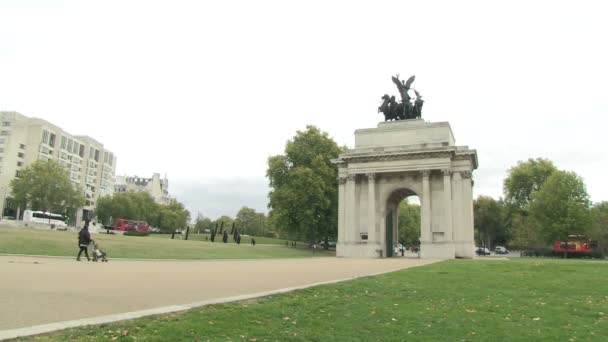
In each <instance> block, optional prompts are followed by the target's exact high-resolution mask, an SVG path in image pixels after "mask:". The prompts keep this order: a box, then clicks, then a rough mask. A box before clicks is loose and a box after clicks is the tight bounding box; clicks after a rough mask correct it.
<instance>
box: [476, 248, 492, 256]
mask: <svg viewBox="0 0 608 342" xmlns="http://www.w3.org/2000/svg"><path fill="white" fill-rule="evenodd" d="M475 254H477V255H490V254H492V253H491V252H490V250H489V249H487V248H485V247H476V248H475Z"/></svg>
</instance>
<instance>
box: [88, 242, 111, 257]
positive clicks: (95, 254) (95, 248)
mask: <svg viewBox="0 0 608 342" xmlns="http://www.w3.org/2000/svg"><path fill="white" fill-rule="evenodd" d="M91 242H92V243H93V261H97V260H100V259H101V261H102V262H108V259H107V258H106V255H107V254H106V253H105V252H104V251H102V250H101V249H100V248H99V245H98V244H97V242H95V240H92V241H91Z"/></svg>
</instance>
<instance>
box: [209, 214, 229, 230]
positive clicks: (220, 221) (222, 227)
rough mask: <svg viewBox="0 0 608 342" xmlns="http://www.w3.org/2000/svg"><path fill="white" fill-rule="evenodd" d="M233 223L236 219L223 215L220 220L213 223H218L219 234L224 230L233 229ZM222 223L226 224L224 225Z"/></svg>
mask: <svg viewBox="0 0 608 342" xmlns="http://www.w3.org/2000/svg"><path fill="white" fill-rule="evenodd" d="M232 222H234V219H233V218H232V217H230V216H228V215H222V216H220V217H219V218H218V219H216V220H215V221H213V223H217V229H218V230H217V232H216V233H217V234H219V233H222V232H223V230H224V229H230V227H232ZM222 223H224V224H223V225H222Z"/></svg>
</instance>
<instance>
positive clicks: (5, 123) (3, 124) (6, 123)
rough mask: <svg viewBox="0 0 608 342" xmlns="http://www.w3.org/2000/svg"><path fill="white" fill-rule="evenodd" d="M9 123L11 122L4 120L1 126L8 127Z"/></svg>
mask: <svg viewBox="0 0 608 342" xmlns="http://www.w3.org/2000/svg"><path fill="white" fill-rule="evenodd" d="M10 125H11V122H10V121H4V122H3V123H2V126H3V127H8V126H10Z"/></svg>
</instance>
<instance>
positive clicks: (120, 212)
mask: <svg viewBox="0 0 608 342" xmlns="http://www.w3.org/2000/svg"><path fill="white" fill-rule="evenodd" d="M159 211H160V208H159V205H158V204H157V203H156V202H154V199H153V198H152V196H150V194H148V193H146V192H119V193H115V194H114V195H113V196H112V197H103V198H100V199H98V200H97V209H96V215H97V217H98V219H99V220H100V221H101V222H103V224H105V225H110V224H112V222H110V218H112V220H116V219H118V218H123V219H129V220H138V221H146V222H147V223H148V224H149V225H151V226H154V227H156V226H159V216H158V215H159Z"/></svg>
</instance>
